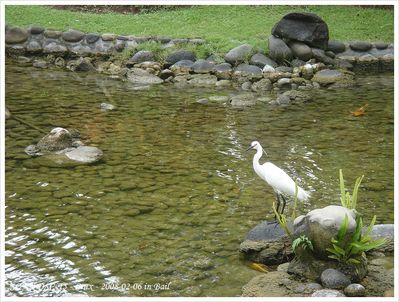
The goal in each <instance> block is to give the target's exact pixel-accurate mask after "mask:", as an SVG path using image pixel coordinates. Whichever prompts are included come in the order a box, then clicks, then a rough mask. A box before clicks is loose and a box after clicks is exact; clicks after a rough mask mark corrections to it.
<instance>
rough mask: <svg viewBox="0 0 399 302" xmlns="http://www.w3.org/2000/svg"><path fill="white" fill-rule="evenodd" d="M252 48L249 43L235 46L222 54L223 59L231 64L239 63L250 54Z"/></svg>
mask: <svg viewBox="0 0 399 302" xmlns="http://www.w3.org/2000/svg"><path fill="white" fill-rule="evenodd" d="M252 49H253V47H252V46H251V45H249V44H243V45H240V46H237V47H235V48H233V49H231V50H230V51H229V52H228V53H227V54H226V55H225V56H224V60H225V61H226V62H227V63H230V64H232V65H237V64H240V63H242V62H244V61H245V59H247V58H248V57H249V56H250V54H251V52H252Z"/></svg>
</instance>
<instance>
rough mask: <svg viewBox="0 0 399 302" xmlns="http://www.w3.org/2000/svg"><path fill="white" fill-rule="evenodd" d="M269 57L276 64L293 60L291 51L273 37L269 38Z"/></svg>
mask: <svg viewBox="0 0 399 302" xmlns="http://www.w3.org/2000/svg"><path fill="white" fill-rule="evenodd" d="M268 41H269V56H270V58H272V59H273V60H274V61H276V62H278V63H283V62H285V61H291V60H292V59H293V55H292V51H291V49H290V48H289V47H288V46H287V44H285V42H284V41H283V40H282V39H279V38H276V37H274V36H270V37H269V40H268Z"/></svg>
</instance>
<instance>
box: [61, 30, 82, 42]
mask: <svg viewBox="0 0 399 302" xmlns="http://www.w3.org/2000/svg"><path fill="white" fill-rule="evenodd" d="M84 36H85V34H84V33H82V32H81V31H78V30H74V29H70V30H68V31H66V32H63V33H62V38H63V39H64V41H67V42H79V41H80V40H82V39H83V37H84Z"/></svg>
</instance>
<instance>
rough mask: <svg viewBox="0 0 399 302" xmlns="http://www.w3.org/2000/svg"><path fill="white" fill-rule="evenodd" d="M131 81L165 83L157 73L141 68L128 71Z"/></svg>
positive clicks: (135, 82) (137, 82) (149, 83)
mask: <svg viewBox="0 0 399 302" xmlns="http://www.w3.org/2000/svg"><path fill="white" fill-rule="evenodd" d="M127 79H128V81H129V82H131V83H133V84H138V85H152V84H160V83H163V80H162V79H161V78H159V77H157V76H156V75H153V74H151V73H149V72H148V71H146V70H143V69H141V68H135V67H134V68H131V69H129V71H128V72H127Z"/></svg>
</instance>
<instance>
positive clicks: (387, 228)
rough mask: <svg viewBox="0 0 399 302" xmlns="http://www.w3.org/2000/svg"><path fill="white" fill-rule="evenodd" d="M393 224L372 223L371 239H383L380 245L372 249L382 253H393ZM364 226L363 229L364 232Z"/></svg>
mask: <svg viewBox="0 0 399 302" xmlns="http://www.w3.org/2000/svg"><path fill="white" fill-rule="evenodd" d="M394 228H395V225H394V224H377V225H374V227H373V229H372V230H371V234H370V235H371V237H372V238H373V240H378V239H381V238H384V239H385V243H384V245H382V246H380V247H379V248H378V249H375V250H373V251H379V252H383V253H393V252H394ZM365 230H366V228H365V229H364V230H363V232H365Z"/></svg>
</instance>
